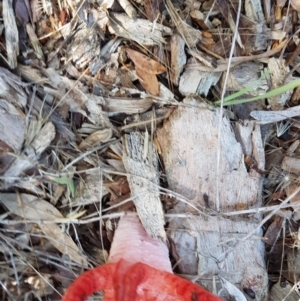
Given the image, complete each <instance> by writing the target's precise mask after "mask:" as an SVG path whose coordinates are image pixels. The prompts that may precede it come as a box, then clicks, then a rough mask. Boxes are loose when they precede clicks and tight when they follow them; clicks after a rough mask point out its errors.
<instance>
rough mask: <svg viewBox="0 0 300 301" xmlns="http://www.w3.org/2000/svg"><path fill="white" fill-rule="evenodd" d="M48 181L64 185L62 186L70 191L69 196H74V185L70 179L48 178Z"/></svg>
mask: <svg viewBox="0 0 300 301" xmlns="http://www.w3.org/2000/svg"><path fill="white" fill-rule="evenodd" d="M48 178H49V179H50V180H52V181H53V182H56V183H58V184H64V185H68V187H69V189H70V191H71V195H72V197H74V196H75V185H74V182H73V180H72V179H70V178H65V177H62V178H57V177H52V176H51V177H48Z"/></svg>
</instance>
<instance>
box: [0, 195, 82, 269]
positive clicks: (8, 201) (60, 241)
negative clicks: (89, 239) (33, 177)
mask: <svg viewBox="0 0 300 301" xmlns="http://www.w3.org/2000/svg"><path fill="white" fill-rule="evenodd" d="M0 202H1V203H2V204H3V205H4V206H5V207H6V208H7V209H8V210H9V211H10V212H11V213H13V214H16V215H18V216H20V217H22V218H24V219H27V220H31V219H33V220H36V219H40V220H50V221H53V224H39V226H40V228H41V230H42V231H43V232H44V234H45V235H46V236H48V238H49V240H50V241H51V243H52V244H53V245H54V246H55V247H56V248H57V249H58V250H59V251H60V252H62V253H63V254H67V255H68V256H69V257H70V259H71V260H73V261H75V262H77V263H79V264H82V265H84V266H86V265H87V260H86V258H85V257H84V256H83V255H82V254H81V250H79V249H78V247H77V245H76V244H75V243H74V241H73V240H72V238H71V237H70V236H69V235H67V234H66V233H65V232H63V231H62V229H61V228H60V227H59V226H58V225H57V224H55V222H56V220H59V219H61V218H64V217H63V215H62V214H61V213H60V212H59V211H58V210H57V209H56V208H55V207H54V206H53V205H51V204H50V203H48V202H46V201H44V200H43V199H40V198H37V197H35V196H33V195H29V194H20V203H19V202H18V198H17V195H16V194H14V193H1V194H0Z"/></svg>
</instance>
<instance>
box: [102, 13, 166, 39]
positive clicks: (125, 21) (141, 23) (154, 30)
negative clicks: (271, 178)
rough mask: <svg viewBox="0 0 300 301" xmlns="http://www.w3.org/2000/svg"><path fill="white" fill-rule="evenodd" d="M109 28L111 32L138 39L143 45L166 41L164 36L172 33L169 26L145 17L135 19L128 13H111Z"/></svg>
mask: <svg viewBox="0 0 300 301" xmlns="http://www.w3.org/2000/svg"><path fill="white" fill-rule="evenodd" d="M108 30H109V31H110V33H111V34H115V35H116V36H119V37H123V38H126V39H129V40H133V41H136V42H137V43H139V44H142V45H159V44H161V43H166V41H165V39H164V36H166V35H171V34H172V30H171V29H170V28H169V27H166V26H163V25H161V24H158V23H156V24H155V25H154V24H153V23H152V22H150V21H148V20H144V19H136V20H133V19H131V18H129V17H128V16H127V15H126V14H118V13H110V22H109V25H108Z"/></svg>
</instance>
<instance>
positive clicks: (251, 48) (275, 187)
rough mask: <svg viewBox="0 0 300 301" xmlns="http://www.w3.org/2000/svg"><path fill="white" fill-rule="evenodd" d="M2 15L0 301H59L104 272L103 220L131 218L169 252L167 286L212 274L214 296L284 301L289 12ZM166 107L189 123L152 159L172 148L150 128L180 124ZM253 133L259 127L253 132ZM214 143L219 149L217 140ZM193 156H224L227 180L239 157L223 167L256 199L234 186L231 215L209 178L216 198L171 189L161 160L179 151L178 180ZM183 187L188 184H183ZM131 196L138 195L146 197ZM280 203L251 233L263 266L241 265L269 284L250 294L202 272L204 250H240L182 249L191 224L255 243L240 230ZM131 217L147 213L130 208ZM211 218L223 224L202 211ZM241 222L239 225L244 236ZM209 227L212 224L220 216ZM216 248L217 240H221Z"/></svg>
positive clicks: (95, 10)
mask: <svg viewBox="0 0 300 301" xmlns="http://www.w3.org/2000/svg"><path fill="white" fill-rule="evenodd" d="M239 2H240V3H239ZM0 3H1V8H2V14H1V17H2V18H1V19H0V35H1V41H2V42H1V45H0V47H1V53H0V61H1V66H0V108H1V109H0V189H1V193H0V203H1V204H0V210H1V218H0V223H1V224H2V228H1V230H0V231H1V234H0V235H1V236H0V237H1V238H0V243H1V245H0V249H1V252H0V258H1V260H0V261H1V263H0V284H1V286H2V287H4V288H5V289H3V291H2V292H1V294H0V296H1V298H2V300H35V299H36V298H37V299H39V300H50V299H51V300H59V299H60V296H61V294H62V293H63V291H64V289H65V288H66V287H67V286H68V285H69V284H70V282H71V281H72V279H74V278H75V277H76V275H78V274H80V273H81V271H82V269H83V268H87V266H88V265H97V264H101V263H103V262H104V261H105V258H107V256H106V255H105V254H107V252H108V251H109V248H110V244H111V239H112V236H113V231H114V228H115V226H116V223H117V218H118V217H119V216H120V215H122V214H123V212H124V211H128V210H129V211H130V210H135V209H134V208H135V207H136V208H137V213H138V214H139V216H140V218H141V220H142V222H143V224H144V227H145V228H146V230H147V231H148V233H150V234H151V235H152V236H156V237H159V238H160V239H163V240H165V239H168V240H169V241H173V248H171V256H172V257H173V258H174V260H175V258H176V259H177V260H179V262H180V264H178V269H177V270H176V272H178V273H184V274H186V275H189V276H191V277H192V276H195V275H197V277H198V279H199V280H200V282H201V283H202V284H205V285H207V287H208V288H211V287H212V283H213V280H212V277H215V276H213V275H212V274H213V272H212V270H214V271H216V270H218V273H220V274H219V275H220V278H219V279H218V282H217V289H218V290H222V289H223V290H224V289H225V290H226V287H227V293H228V294H229V295H232V297H233V298H235V299H236V300H237V299H241V298H242V299H243V297H244V296H247V297H250V298H252V297H253V296H255V297H256V298H257V299H258V300H267V298H268V295H269V298H271V299H272V300H282V299H284V298H287V299H289V298H291V299H289V300H293V299H296V298H297V285H298V282H297V279H298V277H299V273H300V272H299V271H300V268H299V269H298V268H297V267H299V266H300V264H299V262H300V255H299V254H300V251H299V235H298V233H299V225H298V224H299V220H300V213H299V176H300V159H299V158H300V148H299V139H300V137H299V128H300V126H299V124H300V122H299V114H298V107H299V105H300V104H299V99H300V98H299V95H298V94H299V72H300V70H299V64H300V59H299V52H300V45H299V41H300V40H299V38H298V27H299V22H300V19H299V18H300V17H299V16H300V9H299V5H298V2H297V1H295V0H290V1H289V0H285V1H284V0H283V1H279V0H278V1H273V2H272V1H258V0H256V1H247V0H244V1H242V0H240V1H227V0H226V1H211V0H208V1H190V0H187V1H184V2H180V1H169V0H168V1H155V0H154V1H148V0H147V1H128V0H118V1H114V0H104V1H92V2H91V1H90V2H86V1H81V2H80V1H73V2H72V1H58V2H56V1H49V0H45V1H38V0H33V1H30V2H29V1H26V0H18V1H15V2H14V3H13V2H12V1H8V0H3V1H2V2H0ZM239 7H241V11H239ZM232 50H234V51H232ZM227 69H228V70H229V73H227V72H226V70H227ZM223 89H224V91H225V95H224V98H223V99H222V92H221V91H222V90H223ZM184 97H185V98H186V99H185V100H184V101H183V99H184ZM190 99H193V101H190ZM254 101H255V102H254ZM220 104H223V106H224V108H223V107H222V108H221V110H222V112H223V115H216V116H217V117H212V116H214V115H213V114H214V113H211V114H210V113H209V112H218V109H217V107H218V106H219V105H220ZM180 108H189V109H190V110H194V111H195V115H191V116H190V119H189V122H187V124H181V127H186V128H187V129H188V132H187V133H186V134H183V131H182V132H180V131H179V134H178V138H179V139H181V142H179V146H180V147H179V148H177V146H176V145H171V146H169V147H166V146H165V145H164V143H168V142H170V141H173V143H175V142H174V141H176V140H172V139H174V137H172V136H168V133H167V132H166V131H165V132H164V129H166V128H167V121H168V120H172V122H174V124H172V126H171V127H170V130H169V131H170V132H171V131H172V128H174V131H175V128H177V125H176V124H175V122H178V120H180V116H179V115H178V120H177V121H174V116H177V115H176V114H177V113H178V112H181V114H182V115H183V116H184V114H186V113H185V111H184V110H183V111H182V110H181V109H180ZM198 110H200V111H201V110H207V112H208V115H207V114H206V113H205V114H204V115H201V116H202V119H201V118H200V121H198V123H196V124H195V123H193V122H194V121H195V120H198V116H199V115H198V114H199V113H197V112H198ZM201 114H202V113H201ZM209 116H210V117H209ZM218 116H224V118H225V119H226V118H227V119H228V120H229V121H230V123H227V121H225V119H224V124H223V126H231V127H232V129H234V131H233V132H234V135H235V136H236V137H237V140H238V141H239V142H238V143H240V145H241V150H240V148H239V147H238V146H235V147H232V149H230V148H228V146H227V145H226V144H224V141H223V140H222V141H221V140H219V142H218V143H216V140H214V139H223V138H224V139H225V140H226V139H227V140H228V141H232V143H233V144H232V145H235V142H234V141H235V140H232V139H233V138H232V137H229V135H230V134H229V132H228V131H227V132H226V131H225V130H224V128H222V126H220V127H218V126H217V128H218V131H217V132H216V134H215V135H214V134H213V133H214V130H215V129H214V128H213V126H212V125H213V124H214V121H213V120H215V119H210V118H219V117H218ZM253 119H255V120H257V123H256V125H255V126H254V125H252V123H251V122H253V121H252V120H253ZM201 120H202V122H203V120H207V121H206V122H204V123H201ZM220 120H221V119H220ZM181 122H182V121H181ZM247 124H248V125H247ZM208 125H210V126H208ZM194 127H196V128H198V130H199V131H204V132H206V135H208V137H209V138H210V139H211V140H209V139H208V140H207V141H206V140H205V139H206V138H205V137H204V138H202V141H204V140H205V141H204V142H203V144H202V145H203V146H204V148H203V147H202V148H201V145H199V142H198V140H197V138H199V137H198V136H197V135H196V136H195V137H194V136H193V137H194V138H193V141H192V143H193V145H194V146H193V145H192V146H191V145H190V144H189V143H190V142H189V140H188V139H189V133H191V136H192V135H194V134H192V133H194V131H193V129H194ZM179 128H180V127H179ZM158 130H159V131H160V132H159V131H158ZM225 132H226V133H227V134H226V135H227V136H226V137H223V138H216V137H222V133H223V134H224V133H225ZM231 132H232V131H231ZM161 133H164V136H163V137H164V138H162V136H161V135H162V134H161ZM137 137H139V138H137ZM168 139H170V140H168ZM210 143H211V144H210ZM260 145H262V146H260ZM193 147H195V148H197V149H199V152H200V153H201V154H202V158H201V159H200V160H202V161H203V158H204V160H206V159H205V158H207V157H208V156H212V154H213V153H214V149H216V148H217V149H218V150H219V151H220V152H224V151H226V150H227V151H226V152H227V153H225V154H224V153H223V154H221V157H222V160H228V161H226V162H228V164H229V165H228V166H231V167H232V166H233V165H234V164H236V163H235V161H234V159H232V158H233V157H234V155H235V156H238V158H239V159H240V160H239V162H243V163H241V164H242V165H240V166H238V167H236V169H237V170H240V172H241V174H240V175H239V178H240V179H241V180H240V182H236V186H237V187H239V185H241V183H242V179H244V178H243V177H245V179H247V177H246V176H247V174H248V175H251V177H250V178H249V179H248V180H247V181H248V185H249V186H250V187H252V188H251V189H252V192H253V191H254V190H255V192H256V193H257V191H258V192H259V193H258V194H257V195H256V196H255V197H252V199H251V198H248V197H247V195H246V194H243V188H244V186H245V185H241V186H240V187H239V189H237V190H236V202H234V203H231V201H230V202H229V203H230V206H228V207H226V206H225V204H227V203H226V201H228V200H229V199H228V200H227V199H226V198H225V197H223V195H226V193H227V192H225V194H223V193H221V195H222V197H221V201H220V200H219V196H218V193H217V196H215V195H214V193H212V190H213V191H215V190H216V191H217V192H218V191H219V190H220V189H221V192H222V191H223V190H222V187H221V188H220V187H219V184H220V178H219V179H218V181H219V182H218V184H216V183H215V182H214V184H213V185H212V184H211V183H209V184H208V185H206V184H205V183H204V182H201V175H199V179H200V180H199V182H198V184H197V183H195V184H193V185H194V188H195V187H196V186H197V185H198V186H199V187H200V186H201V189H200V192H201V196H199V195H198V197H197V198H195V194H194V193H195V191H197V189H198V188H195V189H191V190H186V187H188V186H186V187H181V185H182V186H184V184H183V183H184V178H183V175H184V174H185V173H184V172H182V178H179V179H178V180H175V178H174V177H173V176H174V174H172V172H171V171H172V169H170V167H169V162H168V158H173V157H172V151H174V150H178V152H177V153H176V154H175V155H174V158H176V159H174V161H172V162H173V166H176V168H177V167H178V168H183V169H184V170H186V169H187V168H189V162H192V158H191V156H193V152H192V151H190V152H188V151H189V150H190V149H193ZM170 148H171V150H170ZM182 150H184V152H181V151H182ZM205 151H207V153H205ZM169 152H170V153H169ZM158 154H159V156H158ZM130 156H132V158H130ZM169 156H171V157H169ZM218 156H219V155H218V154H216V158H215V160H214V162H219V163H217V164H218V166H217V168H216V167H215V166H204V167H203V168H205V169H206V170H214V173H215V172H216V170H220V169H222V168H223V167H222V165H221V163H222V162H220V161H219V160H218V159H217V158H218ZM195 157H196V155H195ZM264 157H265V158H266V164H264ZM158 159H159V160H158ZM246 161H247V162H248V163H249V162H255V163H253V164H252V163H251V164H248V163H247V162H246ZM207 162H209V160H207ZM215 168H216V169H215ZM142 171H144V172H145V171H146V174H143V172H142ZM173 171H176V170H175V169H173ZM234 171H235V168H233V167H232V169H230V173H231V174H232V175H234ZM195 174H196V172H195ZM195 174H194V176H195ZM189 177H192V178H191V179H192V180H191V181H190V182H191V183H194V182H193V174H190V175H189ZM208 178H209V179H210V181H212V182H213V181H214V180H212V179H213V178H210V177H208ZM229 178H230V175H229V174H228V179H229ZM176 181H178V182H176ZM174 183H176V185H173V184H174ZM250 183H251V185H252V186H251V185H250ZM255 183H256V184H255ZM259 183H261V184H259ZM258 184H259V185H258ZM211 185H212V186H211ZM256 185H258V186H256ZM262 185H263V186H262ZM246 186H247V185H246ZM145 187H150V188H149V191H148V192H147V191H146V190H145V189H144V188H145ZM207 187H212V188H210V190H207ZM254 187H256V188H254ZM168 188H169V189H168ZM247 189H248V188H247ZM247 189H246V190H247ZM251 189H250V191H251ZM227 190H228V189H227ZM227 190H226V191H227ZM232 190H234V189H232ZM130 191H131V195H130ZM159 194H162V195H161V196H160V197H159ZM219 194H220V193H219ZM215 198H216V199H215ZM228 198H229V197H228ZM289 198H291V199H290V202H287V204H285V205H284V206H283V207H282V208H280V210H278V211H276V212H275V213H274V214H270V216H269V219H268V220H267V221H266V222H265V223H264V224H263V225H262V227H261V228H260V229H261V231H262V232H260V233H258V232H257V233H256V236H255V237H256V238H255V239H257V240H258V239H259V241H260V242H261V243H262V244H260V247H261V246H262V245H263V249H262V251H261V252H262V254H266V255H267V257H266V258H267V261H265V259H264V256H262V258H263V260H262V259H261V257H259V256H258V255H256V253H255V252H256V251H255V252H253V262H254V263H258V262H259V264H261V266H262V267H263V269H264V270H266V271H267V272H268V280H269V283H270V285H269V286H267V285H266V284H265V283H264V282H259V281H258V282H257V283H256V286H255V285H254V284H253V282H252V283H250V278H251V277H252V276H253V274H251V271H249V274H247V273H246V274H245V277H244V278H245V279H244V280H243V281H241V279H240V278H239V277H238V276H237V275H235V274H234V272H233V270H230V271H229V273H227V274H226V273H225V274H224V273H223V274H222V271H223V268H222V263H221V262H222V260H221V261H220V262H219V263H218V265H215V266H214V264H213V263H212V262H213V259H212V258H213V256H212V254H213V252H216V253H215V255H216V256H219V257H218V258H219V259H220V258H223V259H224V258H225V259H224V260H225V261H226V264H227V266H230V264H231V263H230V262H231V261H230V260H231V259H230V256H231V255H230V254H231V252H234V250H237V249H238V248H239V247H238V245H237V243H236V244H235V243H233V246H234V247H228V249H227V251H226V252H225V253H223V254H221V253H218V252H217V249H214V248H213V247H212V249H211V250H209V252H208V253H207V249H206V248H205V247H203V246H202V247H199V246H197V239H196V240H195V237H196V236H197V235H199V236H201V235H200V233H201V229H204V228H205V227H206V226H207V225H205V223H202V224H201V219H195V223H194V225H196V226H197V225H198V223H199V224H200V225H201V226H199V228H198V229H197V227H196V228H195V226H192V225H191V222H189V221H193V220H194V218H196V217H197V216H198V215H197V214H199V212H202V214H205V216H206V217H207V218H208V217H209V218H213V217H214V216H215V215H216V214H223V215H224V216H227V217H230V218H231V217H233V216H235V218H232V220H231V222H232V223H233V225H234V223H235V222H241V225H243V226H244V227H245V228H244V232H243V233H244V234H245V235H247V234H248V233H250V232H251V231H254V230H253V228H251V227H250V226H249V225H250V224H251V222H252V221H253V220H252V217H253V216H255V215H257V214H258V212H260V213H261V215H260V216H258V215H257V216H256V218H258V222H259V221H263V220H264V219H263V217H264V216H268V215H267V212H272V210H275V209H274V208H276V206H277V208H279V207H278V206H281V204H283V202H285V200H287V199H289ZM195 199H198V201H197V202H195ZM200 199H201V201H199V200H200ZM225 199H226V200H225ZM160 200H161V201H162V202H160ZM202 200H203V201H202ZM145 203H147V204H148V203H149V204H150V205H149V206H150V207H144V206H143V204H145ZM161 204H162V206H163V207H161ZM183 204H186V205H183ZM227 205H228V204H227ZM185 206H187V207H185ZM143 208H144V209H145V211H143V210H144V209H143ZM218 208H221V209H222V212H221V213H218V211H219V210H216V211H215V209H218ZM162 209H163V210H162ZM196 212H197V213H196ZM164 214H165V216H164ZM168 216H169V217H168ZM198 218H199V217H198ZM174 219H176V222H177V223H178V224H176V226H177V227H179V228H180V227H182V228H183V227H186V229H187V231H186V232H187V233H188V235H187V236H184V235H185V234H184V235H183V236H181V234H179V233H177V232H176V231H175V230H174V229H172V228H171V226H172V225H173V226H174V225H175V224H174ZM181 220H186V221H188V223H189V225H188V224H184V222H183V223H181ZM104 221H105V222H104ZM166 221H167V222H168V225H169V227H170V228H169V229H167V231H165V228H164V225H165V222H166ZM244 221H248V223H249V224H247V225H246V224H242V223H243V222H244ZM202 222H203V221H202ZM219 222H220V224H219V225H221V223H223V221H221V218H219V219H218V222H217V223H219ZM172 223H173V224H172ZM222 225H223V226H224V227H225V228H226V227H227V226H228V225H226V224H225V223H224V224H222ZM234 227H236V226H233V229H235V228H234ZM247 227H248V228H247ZM230 229H231V228H230ZM195 231H196V232H195ZM195 233H198V234H195ZM199 236H198V242H199V241H201V238H199ZM225 236H226V237H227V236H228V237H229V236H230V235H229V233H227V232H226V234H225ZM205 237H206V238H205V239H206V243H207V244H209V243H212V242H215V241H214V240H212V241H210V239H211V238H210V237H209V236H206V233H205ZM252 238H253V237H252ZM184 239H186V242H187V243H189V244H190V246H193V247H191V250H187V249H184V248H182V246H183V244H184ZM232 239H233V240H232ZM195 241H196V243H195ZM229 241H234V242H237V241H240V240H239V239H236V238H232V237H230V239H229V238H228V241H227V242H226V243H225V244H226V245H227V246H229V245H230V243H229ZM220 243H221V242H220V241H218V242H217V244H220ZM222 243H224V242H222ZM239 243H240V242H239ZM249 243H250V242H249ZM211 245H212V244H211ZM248 246H251V247H253V248H258V245H255V244H254V245H251V244H249V245H248ZM201 248H202V249H201ZM173 249H175V250H173ZM196 250H198V252H199V253H201V252H204V253H207V254H206V255H205V256H208V257H209V256H211V257H210V258H211V260H212V262H210V264H208V265H204V267H202V268H203V269H204V270H201V269H200V270H197V269H196V270H195V266H197V264H198V263H199V262H198V261H194V263H193V264H192V262H193V260H194V259H193V256H192V255H191V253H193V254H194V253H195V252H196ZM230 250H231V251H230ZM256 250H258V249H256ZM189 252H190V253H189ZM199 256H200V255H199ZM222 256H223V257H222ZM199 258H201V256H200V257H199ZM260 260H262V262H260ZM242 266H243V265H242V264H241V265H240V266H237V268H238V267H239V268H240V269H241V268H242ZM223 272H224V271H223ZM201 273H202V274H201ZM201 275H202V276H201ZM262 275H264V274H262ZM250 276H251V277H250ZM263 277H264V276H263ZM205 279H206V280H205ZM207 279H209V280H207ZM251 279H252V280H253V279H254V278H251ZM248 280H249V281H248ZM205 281H208V282H207V283H206V282H205ZM247 281H248V282H247ZM222 283H223V288H221V287H222ZM283 284H284V285H283ZM233 291H234V292H233ZM262 292H263V293H262ZM251 296H252V297H251ZM227 297H228V296H227ZM24 298H25V299H24Z"/></svg>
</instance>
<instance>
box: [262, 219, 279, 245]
mask: <svg viewBox="0 0 300 301" xmlns="http://www.w3.org/2000/svg"><path fill="white" fill-rule="evenodd" d="M282 222H283V219H282V218H281V217H280V216H276V217H275V220H274V221H273V223H272V224H271V225H270V226H269V228H268V230H267V232H266V234H265V236H264V238H265V239H266V240H265V243H266V244H268V245H270V246H273V245H274V244H275V242H276V241H277V239H278V238H279V235H280V232H281V227H282Z"/></svg>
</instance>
